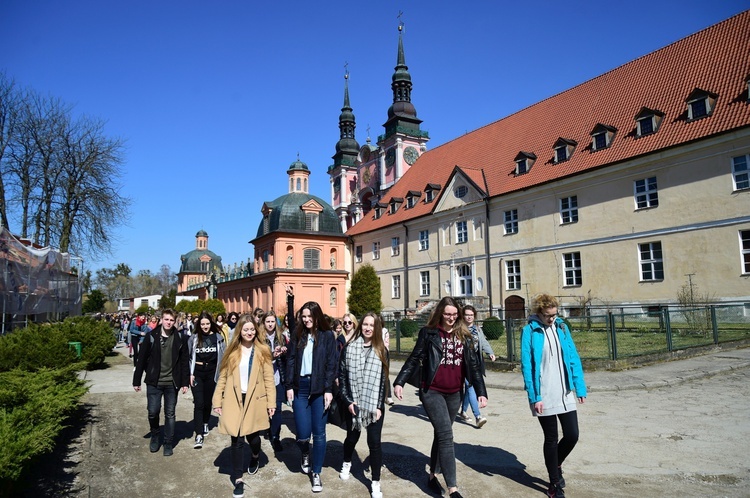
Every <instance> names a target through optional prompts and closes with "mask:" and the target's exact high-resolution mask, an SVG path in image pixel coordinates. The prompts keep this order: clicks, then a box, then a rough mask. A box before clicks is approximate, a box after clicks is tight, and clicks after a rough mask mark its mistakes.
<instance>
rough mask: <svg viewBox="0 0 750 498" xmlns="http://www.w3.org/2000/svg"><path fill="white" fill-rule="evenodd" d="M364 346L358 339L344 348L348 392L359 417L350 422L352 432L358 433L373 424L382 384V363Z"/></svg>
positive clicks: (362, 340)
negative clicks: (355, 404)
mask: <svg viewBox="0 0 750 498" xmlns="http://www.w3.org/2000/svg"><path fill="white" fill-rule="evenodd" d="M364 344H365V341H364V339H363V338H362V337H358V338H357V339H356V340H354V341H353V342H350V343H349V345H348V346H347V347H346V364H347V368H348V377H349V379H348V380H349V390H350V391H351V395H352V399H353V400H354V401H355V402H356V403H357V406H358V407H359V415H357V416H356V417H353V418H352V422H353V428H354V430H358V431H361V430H362V427H367V426H368V425H370V424H372V423H373V422H375V419H376V418H377V410H378V407H379V406H380V400H379V399H378V396H379V395H380V385H381V384H382V382H383V363H382V362H381V361H380V357H379V356H378V354H377V353H376V352H375V351H373V350H372V347H369V348H366V347H365V346H364Z"/></svg>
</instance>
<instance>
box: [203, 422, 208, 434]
mask: <svg viewBox="0 0 750 498" xmlns="http://www.w3.org/2000/svg"><path fill="white" fill-rule="evenodd" d="M208 432H209V431H208V424H203V435H204V436H205V435H207V434H208Z"/></svg>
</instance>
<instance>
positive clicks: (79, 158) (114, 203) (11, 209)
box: [0, 73, 128, 257]
mask: <svg viewBox="0 0 750 498" xmlns="http://www.w3.org/2000/svg"><path fill="white" fill-rule="evenodd" d="M123 150H124V144H123V141H122V140H121V139H119V138H111V137H108V136H106V135H105V133H104V122H103V121H102V120H100V119H96V118H91V117H88V116H81V117H78V118H75V119H74V118H73V116H72V107H71V106H70V105H68V104H65V103H64V102H62V101H61V100H60V99H58V98H55V97H43V96H40V95H39V94H37V93H36V92H34V91H33V90H26V91H23V92H21V91H19V90H18V89H17V88H16V86H15V84H14V83H13V82H12V81H9V80H8V78H7V77H6V76H5V75H4V74H3V73H0V165H2V168H0V224H2V225H3V226H7V227H8V228H9V229H11V230H13V227H11V226H10V224H9V221H13V222H17V223H18V226H19V228H20V234H21V236H23V237H28V238H31V239H32V240H33V241H34V242H37V243H39V244H41V245H44V246H48V245H56V246H57V247H59V248H60V250H61V251H63V252H68V251H75V252H76V253H78V254H87V255H91V256H94V257H96V256H99V255H101V254H103V253H108V252H109V251H110V249H111V247H112V244H113V242H114V234H115V228H116V227H117V225H118V224H119V223H120V222H121V220H122V219H124V218H125V217H126V215H127V204H128V199H127V198H126V197H124V196H123V195H121V193H120V184H121V182H120V179H121V166H122V163H123ZM9 200H12V201H13V202H8V201H9ZM13 231H16V232H19V230H18V228H16V229H15V230H13Z"/></svg>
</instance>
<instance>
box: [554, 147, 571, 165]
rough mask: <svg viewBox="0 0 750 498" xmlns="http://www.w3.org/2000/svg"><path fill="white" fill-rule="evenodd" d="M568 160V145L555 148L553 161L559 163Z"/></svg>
mask: <svg viewBox="0 0 750 498" xmlns="http://www.w3.org/2000/svg"><path fill="white" fill-rule="evenodd" d="M567 160H568V147H567V146H564V147H558V148H556V149H555V162H556V163H561V162H563V161H567Z"/></svg>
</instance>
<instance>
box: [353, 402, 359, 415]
mask: <svg viewBox="0 0 750 498" xmlns="http://www.w3.org/2000/svg"><path fill="white" fill-rule="evenodd" d="M358 415H359V405H354V416H355V417H356V416H358Z"/></svg>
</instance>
